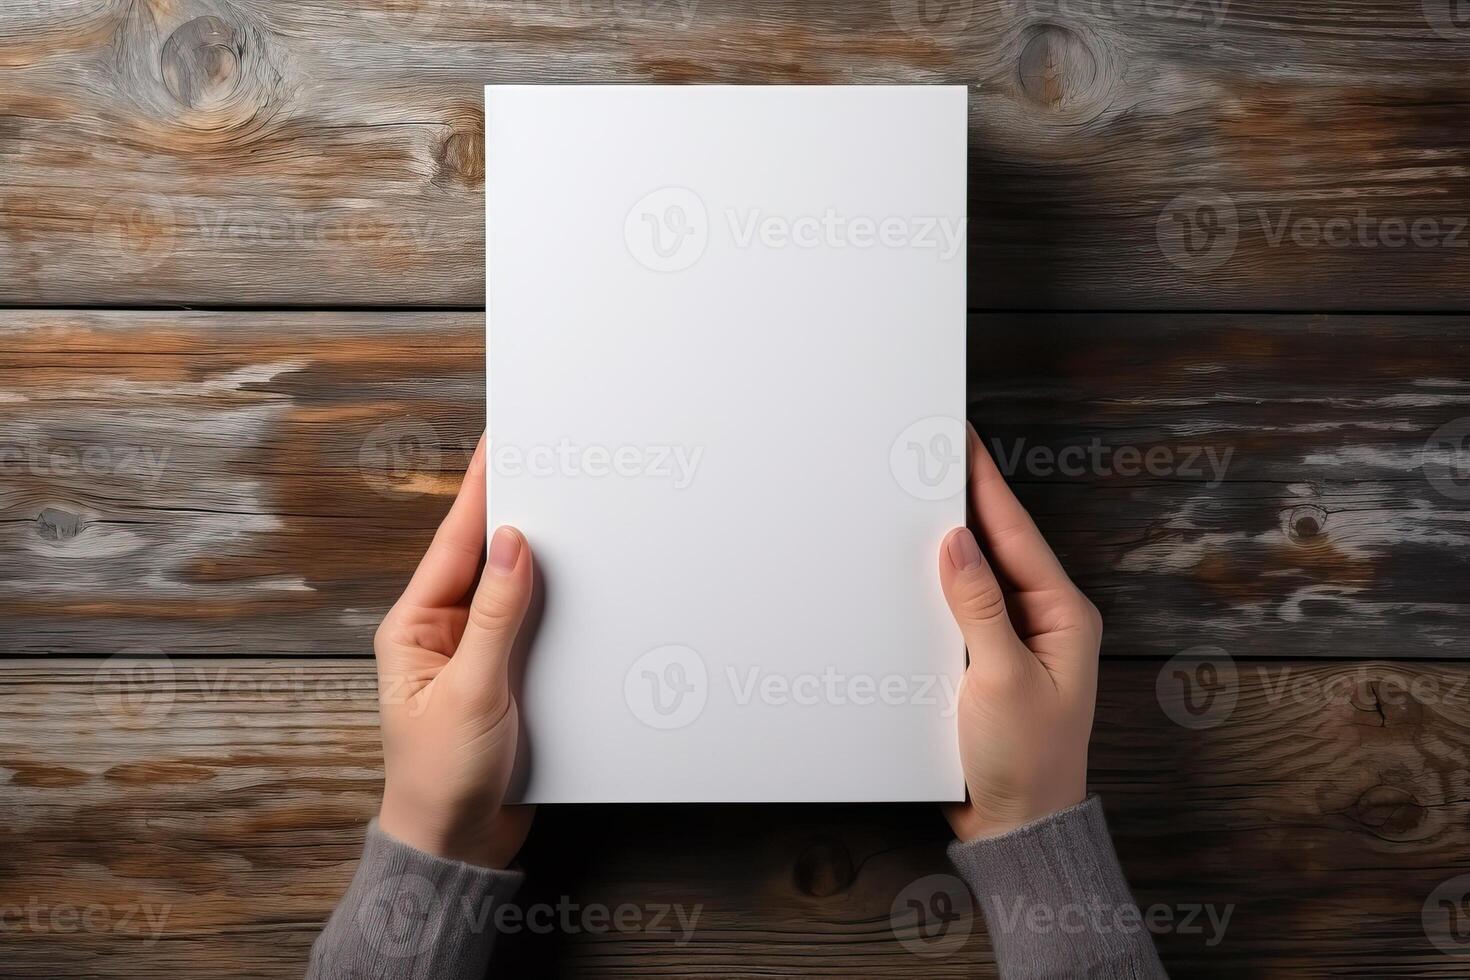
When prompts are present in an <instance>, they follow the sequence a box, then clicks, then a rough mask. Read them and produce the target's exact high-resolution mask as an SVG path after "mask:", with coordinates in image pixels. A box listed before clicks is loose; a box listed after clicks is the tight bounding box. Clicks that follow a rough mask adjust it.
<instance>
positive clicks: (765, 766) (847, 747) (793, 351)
mask: <svg viewBox="0 0 1470 980" xmlns="http://www.w3.org/2000/svg"><path fill="white" fill-rule="evenodd" d="M485 99H486V134H485V138H486V154H485V169H486V208H487V236H486V282H487V292H488V296H487V306H488V337H487V345H486V346H487V377H488V395H487V416H488V430H489V481H490V482H489V517H490V521H491V526H492V527H494V526H496V525H499V524H513V525H515V526H517V527H519V528H521V529H522V530H523V531H524V532H525V534H526V536H527V538H528V539H529V541H530V543H531V547H532V548H533V550H534V553H535V560H536V563H537V566H538V569H539V572H540V577H541V585H542V588H541V595H542V597H543V600H544V601H543V604H542V607H541V609H540V615H539V623H538V624H537V628H536V631H535V634H534V639H533V641H532V642H531V643H530V644H529V649H528V650H527V651H526V656H525V659H524V661H523V674H522V677H521V680H520V694H519V703H520V714H521V720H522V724H523V726H524V739H523V744H524V755H523V765H522V773H521V776H520V779H521V782H520V783H519V785H518V787H517V792H518V797H519V799H521V800H523V801H526V802H537V803H568V802H653V801H679V802H701V801H711V802H713V801H749V802H757V801H878V800H957V799H963V797H964V782H963V778H962V775H961V772H960V765H959V758H958V747H957V744H956V719H955V697H956V692H957V688H958V685H959V681H960V677H961V675H962V673H963V670H964V658H965V654H964V646H963V642H962V640H961V638H960V635H959V631H958V629H957V628H956V626H955V624H954V622H953V620H952V618H951V616H950V614H949V612H948V609H947V607H946V606H945V603H944V598H943V595H942V593H941V591H940V588H939V580H938V572H937V568H938V552H939V547H940V543H941V540H942V539H943V537H944V535H945V533H946V532H947V531H948V530H949V529H950V528H952V527H955V526H957V525H959V524H962V523H963V522H964V519H965V511H964V493H963V491H964V483H965V471H964V470H965V463H964V452H965V449H964V447H965V438H964V429H963V425H964V423H963V419H964V415H965V227H964V222H965V204H966V197H965V154H966V142H967V141H966V125H967V121H966V115H967V110H966V92H965V89H964V88H963V87H961V86H943V87H919V86H912V87H906V86H852V87H788V86H772V87H724V86H719V87H692V86H653V87H634V86H570V85H569V86H489V87H487V89H486V95H485Z"/></svg>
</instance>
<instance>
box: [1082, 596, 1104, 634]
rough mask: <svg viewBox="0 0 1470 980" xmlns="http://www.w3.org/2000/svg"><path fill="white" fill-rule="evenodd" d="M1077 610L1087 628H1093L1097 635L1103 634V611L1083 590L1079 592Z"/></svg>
mask: <svg viewBox="0 0 1470 980" xmlns="http://www.w3.org/2000/svg"><path fill="white" fill-rule="evenodd" d="M1077 611H1078V615H1079V616H1080V617H1081V620H1082V622H1083V623H1084V624H1085V625H1086V626H1087V628H1088V629H1090V630H1092V632H1093V633H1094V634H1095V635H1097V636H1101V635H1102V629H1103V618H1102V613H1100V612H1098V611H1097V606H1095V605H1093V603H1092V600H1091V599H1089V598H1087V596H1085V595H1083V594H1082V593H1081V592H1078V593H1077Z"/></svg>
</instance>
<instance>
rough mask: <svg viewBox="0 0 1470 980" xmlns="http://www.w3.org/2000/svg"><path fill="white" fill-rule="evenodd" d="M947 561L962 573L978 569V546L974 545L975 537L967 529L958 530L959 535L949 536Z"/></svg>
mask: <svg viewBox="0 0 1470 980" xmlns="http://www.w3.org/2000/svg"><path fill="white" fill-rule="evenodd" d="M949 560H950V564H952V565H954V567H955V568H958V569H959V570H960V571H962V572H968V571H971V570H973V569H976V568H979V567H980V546H979V545H978V544H976V543H975V535H973V534H971V533H970V529H969V528H967V527H963V528H960V530H959V533H957V534H952V535H950V537H949Z"/></svg>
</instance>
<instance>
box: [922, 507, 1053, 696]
mask: <svg viewBox="0 0 1470 980" xmlns="http://www.w3.org/2000/svg"><path fill="white" fill-rule="evenodd" d="M939 584H940V585H941V586H943V588H944V598H945V599H946V600H947V601H948V602H949V608H950V611H951V612H952V613H954V618H955V622H957V623H959V626H960V633H961V634H963V635H964V638H965V648H966V649H967V650H969V652H970V664H971V667H972V668H973V667H976V666H979V667H980V668H981V669H985V668H987V667H1007V666H1011V665H1013V663H1015V662H1019V661H1020V658H1021V657H1023V656H1024V657H1028V658H1029V657H1030V656H1031V652H1030V651H1029V650H1027V649H1026V646H1025V644H1023V643H1022V642H1021V640H1020V638H1019V637H1017V636H1016V631H1015V629H1014V628H1013V627H1012V626H1011V619H1010V616H1009V615H1007V613H1006V597H1005V593H1004V592H1002V591H1001V587H1000V582H999V581H997V580H996V577H995V573H994V572H993V571H992V570H991V568H990V563H989V562H987V561H986V560H985V556H984V555H982V554H981V553H980V546H979V545H978V544H977V543H976V541H975V535H973V534H971V533H970V529H969V528H965V527H957V528H955V529H954V530H953V531H950V532H949V534H947V535H946V536H945V538H944V544H943V545H942V546H941V547H940V549H939Z"/></svg>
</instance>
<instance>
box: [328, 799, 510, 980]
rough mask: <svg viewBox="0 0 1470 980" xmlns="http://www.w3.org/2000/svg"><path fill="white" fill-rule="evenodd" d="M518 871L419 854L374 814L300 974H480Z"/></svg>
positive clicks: (429, 978)
mask: <svg viewBox="0 0 1470 980" xmlns="http://www.w3.org/2000/svg"><path fill="white" fill-rule="evenodd" d="M524 877H525V876H524V875H522V874H521V873H520V872H519V871H498V870H495V869H492V868H481V867H476V866H475V865H472V864H466V863H464V862H463V861H452V860H448V859H446V858H441V857H436V856H435V855H433V854H426V853H425V852H423V851H420V850H418V849H416V848H414V847H411V846H410V845H408V844H405V843H403V842H402V841H400V840H398V839H396V838H394V837H390V836H389V835H388V834H385V833H384V832H383V831H381V830H379V829H378V824H377V821H376V820H375V821H373V822H372V823H370V824H368V831H367V840H366V842H365V844H364V846H363V849H362V860H361V861H360V862H359V863H358V866H357V873H356V874H355V875H353V878H352V883H351V884H350V885H348V886H347V894H346V895H344V896H343V897H342V901H341V903H340V904H339V905H338V906H337V910H336V911H335V912H333V913H332V918H331V919H330V920H329V921H328V922H327V926H326V928H325V929H323V930H322V934H321V936H319V937H318V938H317V941H316V944H315V945H314V946H313V947H312V951H311V964H310V966H309V968H308V970H307V977H308V980H368V978H372V980H376V978H383V980H387V978H394V980H461V978H463V980H480V978H482V977H483V976H484V973H485V967H486V964H487V963H488V962H489V959H490V950H491V948H492V947H493V946H494V944H495V937H496V927H497V924H498V923H499V922H501V921H504V920H503V919H502V917H501V916H500V914H499V913H500V911H501V909H502V907H503V906H506V905H508V904H509V902H510V900H511V899H512V898H513V897H514V896H515V893H516V891H517V889H519V888H520V885H521V881H522V880H523V879H524ZM510 921H514V919H511V920H510Z"/></svg>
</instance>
